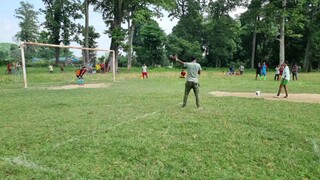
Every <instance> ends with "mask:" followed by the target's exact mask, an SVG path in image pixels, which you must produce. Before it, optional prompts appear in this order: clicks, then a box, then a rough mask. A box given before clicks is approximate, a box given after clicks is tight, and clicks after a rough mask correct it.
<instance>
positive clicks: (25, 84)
mask: <svg viewBox="0 0 320 180" xmlns="http://www.w3.org/2000/svg"><path fill="white" fill-rule="evenodd" d="M25 45H35V46H46V47H58V48H69V49H81V50H93V51H105V52H111V53H112V75H113V82H115V81H116V75H115V74H116V68H115V52H114V50H110V49H99V48H84V47H79V46H64V45H56V44H45V43H35V42H23V43H21V44H20V50H21V60H22V71H23V81H24V87H25V88H27V87H28V83H27V73H26V60H25V56H24V46H25Z"/></svg>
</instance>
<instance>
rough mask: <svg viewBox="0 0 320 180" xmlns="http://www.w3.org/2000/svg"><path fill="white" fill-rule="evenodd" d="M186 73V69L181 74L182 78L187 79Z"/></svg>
mask: <svg viewBox="0 0 320 180" xmlns="http://www.w3.org/2000/svg"><path fill="white" fill-rule="evenodd" d="M186 75H187V73H186V71H184V69H182V70H181V73H180V78H186Z"/></svg>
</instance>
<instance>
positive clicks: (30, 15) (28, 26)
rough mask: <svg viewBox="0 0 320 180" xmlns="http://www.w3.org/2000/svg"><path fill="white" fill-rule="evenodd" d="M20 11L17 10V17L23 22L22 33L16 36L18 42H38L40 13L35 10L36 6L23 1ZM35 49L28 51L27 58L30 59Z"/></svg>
mask: <svg viewBox="0 0 320 180" xmlns="http://www.w3.org/2000/svg"><path fill="white" fill-rule="evenodd" d="M20 6H21V7H19V8H18V9H16V10H15V13H16V14H15V17H16V18H18V19H19V20H21V21H20V22H19V26H20V29H21V30H20V31H19V32H18V33H17V34H16V35H15V37H16V39H17V40H18V41H32V42H36V41H37V38H38V36H39V31H38V29H39V25H38V15H39V12H38V11H35V10H34V6H33V5H32V4H30V3H28V2H24V1H21V2H20ZM34 52H35V51H34V48H33V47H28V48H27V49H26V58H27V59H29V58H30V57H31V56H32V54H33V53H34Z"/></svg>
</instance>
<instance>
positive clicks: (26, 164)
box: [0, 157, 56, 172]
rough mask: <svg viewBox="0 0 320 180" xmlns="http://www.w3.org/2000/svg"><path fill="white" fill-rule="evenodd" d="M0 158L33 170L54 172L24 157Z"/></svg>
mask: <svg viewBox="0 0 320 180" xmlns="http://www.w3.org/2000/svg"><path fill="white" fill-rule="evenodd" d="M0 160H3V161H5V162H7V163H9V164H13V165H18V166H23V167H27V168H30V169H35V170H40V171H45V172H56V171H54V170H51V169H49V168H45V167H42V166H39V165H37V164H36V163H34V162H31V161H27V160H26V159H25V158H23V157H11V158H8V157H0Z"/></svg>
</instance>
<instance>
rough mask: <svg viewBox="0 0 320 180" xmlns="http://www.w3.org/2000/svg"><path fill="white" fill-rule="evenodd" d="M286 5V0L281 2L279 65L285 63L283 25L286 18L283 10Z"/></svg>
mask: <svg viewBox="0 0 320 180" xmlns="http://www.w3.org/2000/svg"><path fill="white" fill-rule="evenodd" d="M286 4H287V0H282V7H283V12H282V19H281V24H280V52H279V60H280V62H279V63H280V64H282V63H284V61H285V46H284V45H285V41H284V37H285V25H286V22H285V21H286V16H285V9H286Z"/></svg>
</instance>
